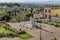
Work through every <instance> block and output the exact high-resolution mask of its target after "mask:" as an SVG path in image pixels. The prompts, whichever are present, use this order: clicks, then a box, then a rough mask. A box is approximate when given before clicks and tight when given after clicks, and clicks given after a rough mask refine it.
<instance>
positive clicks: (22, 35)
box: [19, 33, 32, 39]
mask: <svg viewBox="0 0 60 40" xmlns="http://www.w3.org/2000/svg"><path fill="white" fill-rule="evenodd" d="M19 37H20V38H22V39H27V38H31V37H32V35H30V34H27V33H26V34H20V35H19Z"/></svg>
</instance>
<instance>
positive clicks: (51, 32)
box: [1, 21, 60, 40]
mask: <svg viewBox="0 0 60 40" xmlns="http://www.w3.org/2000/svg"><path fill="white" fill-rule="evenodd" d="M28 23H29V22H27V21H26V22H20V23H8V24H10V25H11V27H12V28H15V29H17V30H20V28H21V29H22V30H26V31H27V32H28V33H29V34H31V35H32V36H33V37H32V38H29V39H27V40H40V36H41V38H42V40H51V39H53V38H55V37H56V38H57V39H58V40H59V39H60V31H59V30H60V28H56V27H54V26H52V25H48V24H43V23H41V25H42V26H41V27H42V29H41V30H40V29H38V28H32V29H30V28H27V27H25V26H24V25H26V24H28ZM36 24H37V25H38V26H40V24H39V23H36ZM40 31H41V35H40ZM1 39H3V38H1ZM7 39H8V38H7ZM7 39H6V40H7ZM17 39H18V38H17ZM17 39H15V40H17ZM11 40H13V38H12V39H11Z"/></svg>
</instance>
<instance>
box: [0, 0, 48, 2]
mask: <svg viewBox="0 0 60 40" xmlns="http://www.w3.org/2000/svg"><path fill="white" fill-rule="evenodd" d="M41 1H49V0H0V2H41Z"/></svg>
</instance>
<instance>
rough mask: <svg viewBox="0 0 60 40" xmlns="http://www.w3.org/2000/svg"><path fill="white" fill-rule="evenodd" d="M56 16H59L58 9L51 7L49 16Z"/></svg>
mask: <svg viewBox="0 0 60 40" xmlns="http://www.w3.org/2000/svg"><path fill="white" fill-rule="evenodd" d="M57 14H58V16H59V17H60V9H51V16H56V15H57Z"/></svg>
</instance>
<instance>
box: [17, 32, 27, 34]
mask: <svg viewBox="0 0 60 40" xmlns="http://www.w3.org/2000/svg"><path fill="white" fill-rule="evenodd" d="M18 34H26V31H21V32H18Z"/></svg>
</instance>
